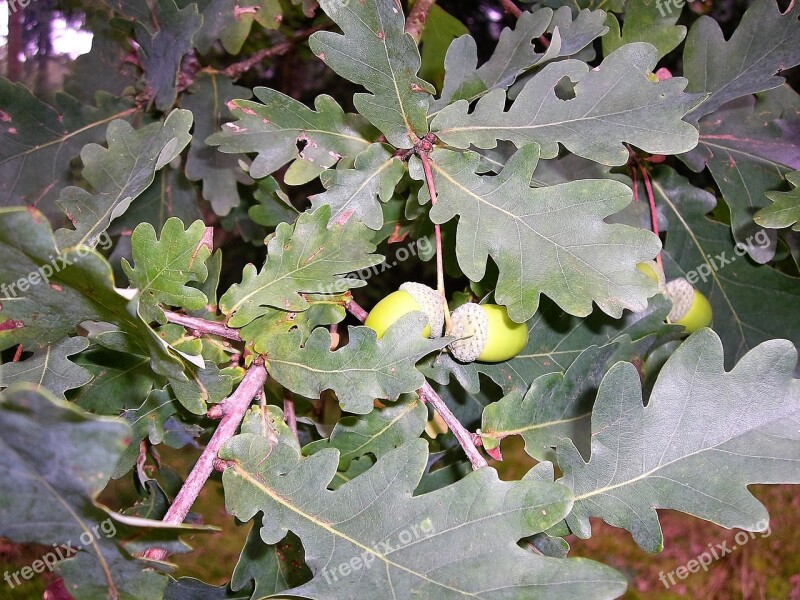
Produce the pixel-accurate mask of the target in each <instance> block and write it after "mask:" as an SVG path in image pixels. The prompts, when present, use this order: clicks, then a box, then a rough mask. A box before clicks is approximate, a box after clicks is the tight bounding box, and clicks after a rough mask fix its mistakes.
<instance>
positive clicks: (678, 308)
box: [667, 277, 694, 323]
mask: <svg viewBox="0 0 800 600" xmlns="http://www.w3.org/2000/svg"><path fill="white" fill-rule="evenodd" d="M667 294H668V295H669V297H670V298H672V310H671V311H670V312H669V316H668V317H667V318H668V319H669V320H670V321H671V322H672V323H675V322H676V321H680V320H681V319H682V318H683V317H685V316H686V314H687V313H688V312H689V309H690V308H692V303H693V302H694V286H693V285H692V284H691V283H689V282H688V281H686V279H684V278H683V277H679V278H678V279H673V280H672V281H669V282H667Z"/></svg>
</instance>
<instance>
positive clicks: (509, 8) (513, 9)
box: [500, 0, 522, 19]
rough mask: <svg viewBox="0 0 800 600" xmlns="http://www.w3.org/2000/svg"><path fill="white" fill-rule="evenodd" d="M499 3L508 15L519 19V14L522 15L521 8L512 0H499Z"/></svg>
mask: <svg viewBox="0 0 800 600" xmlns="http://www.w3.org/2000/svg"><path fill="white" fill-rule="evenodd" d="M500 4H502V6H503V9H504V10H505V11H506V12H507V13H508V14H510V15H512V16H514V17H516V18H517V19H519V17H520V15H522V10H521V9H520V8H519V7H518V6H517V5H516V4H514V2H513V1H512V0H500Z"/></svg>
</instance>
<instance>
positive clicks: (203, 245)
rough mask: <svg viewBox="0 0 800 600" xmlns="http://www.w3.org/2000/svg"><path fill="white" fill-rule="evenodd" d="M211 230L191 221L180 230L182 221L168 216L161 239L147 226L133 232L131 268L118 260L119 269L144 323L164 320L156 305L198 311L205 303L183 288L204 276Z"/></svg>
mask: <svg viewBox="0 0 800 600" xmlns="http://www.w3.org/2000/svg"><path fill="white" fill-rule="evenodd" d="M212 244H213V229H212V228H210V227H206V226H205V224H204V223H203V222H202V221H195V222H194V223H192V224H191V225H190V226H189V228H188V229H186V230H184V228H183V221H181V220H180V219H178V218H175V217H172V218H170V219H168V220H167V222H166V223H164V227H163V229H162V230H161V239H158V238H157V234H156V231H155V229H153V226H152V225H150V223H142V224H141V225H139V226H138V227H137V228H136V229H134V230H133V234H132V235H131V245H132V249H133V261H134V264H135V266H134V267H132V266H131V265H130V263H129V262H128V261H127V260H126V259H124V258H123V259H122V270H123V271H124V272H125V275H127V277H128V281H129V282H130V284H131V286H132V287H134V288H136V289H137V290H138V292H137V293H138V295H139V313H140V314H141V315H142V316H143V318H144V319H145V320H146V321H160V322H163V321H164V320H165V317H164V311H163V310H162V309H161V307H160V306H159V304H168V305H171V306H179V307H181V308H184V309H187V310H198V309H201V308H203V307H204V306H205V305H206V304H208V298H206V296H205V294H203V292H201V291H200V290H198V289H197V288H194V287H189V285H187V284H188V283H189V282H190V281H196V282H201V283H202V282H203V281H205V279H206V277H207V276H208V269H207V268H206V260H207V259H208V257H209V256H211V250H212V249H213V248H212V247H211V246H212Z"/></svg>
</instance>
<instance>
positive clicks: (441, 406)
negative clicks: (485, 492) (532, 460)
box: [417, 381, 488, 470]
mask: <svg viewBox="0 0 800 600" xmlns="http://www.w3.org/2000/svg"><path fill="white" fill-rule="evenodd" d="M417 393H418V394H419V397H420V399H421V400H422V401H423V402H427V403H428V404H430V405H431V406H432V407H433V409H434V410H435V411H436V412H437V413H439V416H441V417H442V420H443V421H444V422H445V423H447V426H448V427H449V428H450V431H452V432H453V435H455V436H456V439H457V440H458V443H459V444H461V448H462V449H463V450H464V454H466V455H467V458H468V459H469V462H471V463H472V468H473V469H475V470H477V469H481V468H483V467H485V466H487V465H488V463H487V462H486V459H485V458H483V456H481V453H480V451H479V450H478V448H477V447H476V446H475V442H474V441H473V439H472V434H471V433H470V432H469V431H467V430H466V428H465V427H464V426H463V425H462V424H461V421H459V420H458V418H457V417H456V416H455V415H454V414H453V411H451V410H450V407H449V406H447V404H445V402H444V400H442V398H441V397H440V396H439V394H437V393H436V392H435V391H434V389H433V388H432V387H431V384H429V383H428V382H427V381H426V382H425V384H424V385H423V386H422V387H421V388H420V389H419V390H418V391H417Z"/></svg>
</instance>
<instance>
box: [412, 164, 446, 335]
mask: <svg viewBox="0 0 800 600" xmlns="http://www.w3.org/2000/svg"><path fill="white" fill-rule="evenodd" d="M417 154H418V155H419V158H420V160H421V161H422V170H423V171H424V173H425V183H427V184H428V193H429V194H430V196H431V206H436V184H435V183H434V182H433V171H432V170H431V162H430V159H429V158H428V153H427V152H425V151H419V152H418V153H417ZM433 232H434V236H435V238H436V289H437V290H439V293H440V294H441V295H442V300H443V301H444V322H445V331H450V311H449V310H448V308H447V292H446V291H445V289H444V259H443V253H442V229H441V227H440V226H439V225H438V224H434V226H433Z"/></svg>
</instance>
